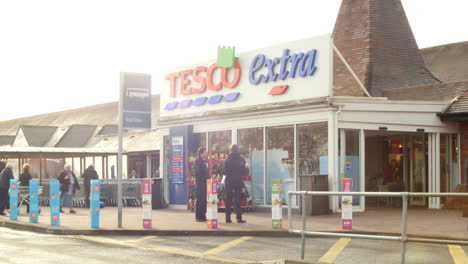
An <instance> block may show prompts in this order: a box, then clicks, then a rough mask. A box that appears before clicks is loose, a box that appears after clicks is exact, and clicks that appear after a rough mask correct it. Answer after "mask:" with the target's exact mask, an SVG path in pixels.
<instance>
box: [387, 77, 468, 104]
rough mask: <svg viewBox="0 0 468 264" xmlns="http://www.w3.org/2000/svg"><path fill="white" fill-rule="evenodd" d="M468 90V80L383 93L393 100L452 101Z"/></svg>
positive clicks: (404, 88) (388, 90)
mask: <svg viewBox="0 0 468 264" xmlns="http://www.w3.org/2000/svg"><path fill="white" fill-rule="evenodd" d="M467 90H468V81H461V82H460V81H459V82H447V83H438V84H433V85H416V86H411V87H403V88H395V89H387V90H385V92H384V94H383V95H384V96H386V97H388V99H391V100H421V101H423V100H425V101H450V100H452V99H453V98H455V97H456V96H458V95H460V94H462V93H464V92H465V91H467Z"/></svg>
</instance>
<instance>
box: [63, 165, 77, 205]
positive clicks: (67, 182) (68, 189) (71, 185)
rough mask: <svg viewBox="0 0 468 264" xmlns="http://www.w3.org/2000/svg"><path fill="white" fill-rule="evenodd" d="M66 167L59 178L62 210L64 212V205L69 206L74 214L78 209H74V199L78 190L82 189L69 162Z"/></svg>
mask: <svg viewBox="0 0 468 264" xmlns="http://www.w3.org/2000/svg"><path fill="white" fill-rule="evenodd" d="M64 169H65V171H63V172H62V173H60V176H59V178H58V180H59V182H60V212H61V213H64V211H63V210H62V208H63V207H69V208H70V213H72V214H74V213H76V211H75V210H73V199H74V197H75V192H76V190H79V189H80V184H79V183H78V179H77V178H76V175H75V173H74V172H73V171H72V170H71V166H70V165H69V164H65V166H64Z"/></svg>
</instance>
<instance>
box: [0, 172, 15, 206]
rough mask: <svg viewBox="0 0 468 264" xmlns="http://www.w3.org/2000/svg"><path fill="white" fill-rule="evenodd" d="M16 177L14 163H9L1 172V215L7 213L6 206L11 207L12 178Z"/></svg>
mask: <svg viewBox="0 0 468 264" xmlns="http://www.w3.org/2000/svg"><path fill="white" fill-rule="evenodd" d="M11 179H14V176H13V164H11V163H7V164H6V166H5V168H4V169H3V170H2V172H1V173H0V215H5V208H10V196H9V194H8V191H9V190H10V180H11Z"/></svg>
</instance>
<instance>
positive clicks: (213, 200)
mask: <svg viewBox="0 0 468 264" xmlns="http://www.w3.org/2000/svg"><path fill="white" fill-rule="evenodd" d="M206 186H207V191H206V192H207V193H206V196H207V197H206V201H207V203H208V204H207V206H206V219H207V222H208V228H209V229H217V228H218V181H217V180H216V179H209V180H206ZM226 210H227V209H226Z"/></svg>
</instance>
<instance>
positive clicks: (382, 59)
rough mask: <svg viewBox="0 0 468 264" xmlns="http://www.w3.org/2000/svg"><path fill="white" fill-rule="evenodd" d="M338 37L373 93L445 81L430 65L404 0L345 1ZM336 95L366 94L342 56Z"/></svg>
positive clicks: (337, 41)
mask: <svg viewBox="0 0 468 264" xmlns="http://www.w3.org/2000/svg"><path fill="white" fill-rule="evenodd" d="M333 41H334V43H335V45H336V47H337V48H338V49H339V51H340V52H341V53H342V54H343V56H344V57H345V59H346V60H347V61H348V63H349V64H350V66H351V67H352V68H353V70H354V72H355V73H356V75H357V76H358V78H359V79H360V80H361V82H362V83H363V84H364V86H365V87H366V88H367V90H368V91H369V93H370V94H371V95H372V96H382V95H383V93H384V91H385V90H386V89H389V88H397V87H408V86H415V85H424V84H425V85H428V84H434V83H439V82H440V81H439V80H438V79H437V78H435V77H434V76H433V75H432V74H431V73H430V72H429V71H428V70H427V69H426V67H425V64H424V60H423V58H422V56H421V54H420V52H419V49H418V46H417V44H416V41H415V39H414V36H413V33H412V31H411V27H410V25H409V23H408V19H407V17H406V14H405V11H404V9H403V6H402V4H401V1H400V0H385V1H384V0H343V1H342V4H341V8H340V11H339V14H338V18H337V20H336V24H335V28H334V30H333ZM334 94H335V95H348V96H362V95H363V92H362V91H361V90H360V89H359V87H358V85H357V84H356V82H355V80H354V79H353V78H352V76H351V74H350V73H349V72H348V70H347V69H346V67H345V66H344V64H343V63H342V62H341V61H340V60H339V59H338V56H335V60H334Z"/></svg>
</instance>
